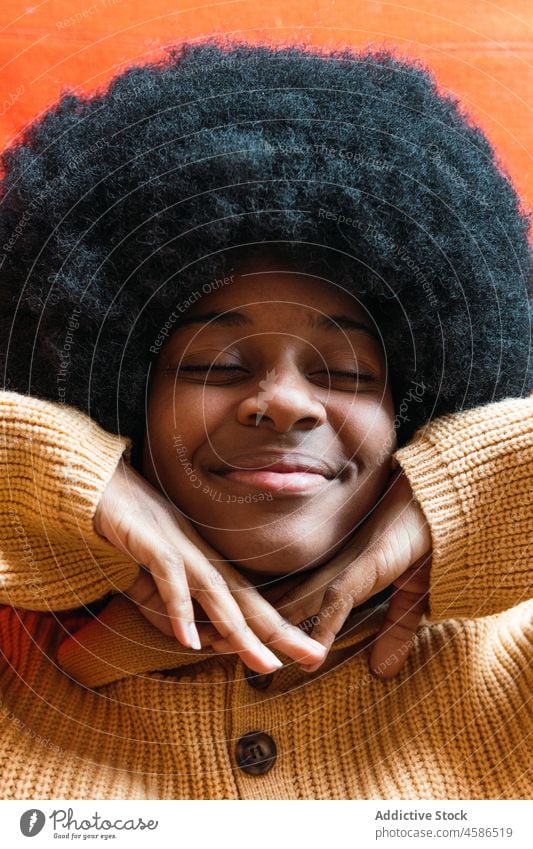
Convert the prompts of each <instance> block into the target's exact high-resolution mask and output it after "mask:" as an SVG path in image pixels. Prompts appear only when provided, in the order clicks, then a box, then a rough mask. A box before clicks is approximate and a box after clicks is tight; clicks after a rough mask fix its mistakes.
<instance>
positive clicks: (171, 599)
mask: <svg viewBox="0 0 533 849" xmlns="http://www.w3.org/2000/svg"><path fill="white" fill-rule="evenodd" d="M146 565H147V567H148V568H149V570H150V572H151V574H152V577H153V579H154V581H155V584H156V586H157V589H158V590H159V594H160V596H161V598H162V600H163V602H164V604H165V607H166V610H167V614H168V618H169V623H170V625H171V627H172V632H173V634H174V636H175V637H176V639H177V640H179V642H180V643H182V645H184V646H187V647H188V648H192V649H200V648H201V647H202V646H201V642H200V637H199V635H198V631H197V629H196V624H195V621H194V610H193V606H192V599H191V594H190V591H189V585H188V580H187V573H186V569H185V560H184V556H183V555H182V554H181V553H180V552H179V551H177V550H175V549H174V548H173V547H168V548H166V549H164V550H163V551H159V552H158V553H156V554H155V555H153V556H151V557H150V559H149V560H148V562H147V564H146Z"/></svg>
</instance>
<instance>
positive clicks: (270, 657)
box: [261, 646, 283, 669]
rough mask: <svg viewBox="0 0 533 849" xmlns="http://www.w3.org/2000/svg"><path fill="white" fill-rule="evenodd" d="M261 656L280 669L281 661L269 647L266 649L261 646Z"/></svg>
mask: <svg viewBox="0 0 533 849" xmlns="http://www.w3.org/2000/svg"><path fill="white" fill-rule="evenodd" d="M261 656H262V658H263V660H266V661H267V662H268V663H270V664H274V666H276V667H277V668H278V669H281V667H282V666H283V663H282V661H281V660H279V658H277V657H276V655H275V654H273V653H272V652H271V651H270V649H267V648H266V647H265V646H261Z"/></svg>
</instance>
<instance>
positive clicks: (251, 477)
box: [210, 452, 338, 495]
mask: <svg viewBox="0 0 533 849" xmlns="http://www.w3.org/2000/svg"><path fill="white" fill-rule="evenodd" d="M210 471H211V472H213V473H214V474H217V475H220V476H221V477H222V478H223V479H224V480H226V481H228V483H229V484H230V485H233V484H237V486H239V485H245V486H247V487H250V486H251V487H253V488H254V489H261V490H267V491H270V492H275V493H277V494H279V495H283V494H287V495H305V494H306V493H312V492H314V491H316V490H318V489H320V488H322V487H324V486H326V485H329V484H330V482H331V481H332V480H334V478H336V477H337V474H338V472H337V469H336V468H335V467H334V466H333V465H332V464H331V463H329V462H327V461H326V460H324V459H323V458H317V457H312V456H309V455H305V454H295V453H291V454H283V455H280V454H279V453H278V452H267V453H260V454H254V455H250V454H247V455H245V454H242V455H239V456H237V457H234V458H233V459H232V460H231V463H230V462H227V463H224V464H221V465H219V466H218V467H217V468H212V469H211V470H210Z"/></svg>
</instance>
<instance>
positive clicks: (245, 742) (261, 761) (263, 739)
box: [235, 731, 278, 775]
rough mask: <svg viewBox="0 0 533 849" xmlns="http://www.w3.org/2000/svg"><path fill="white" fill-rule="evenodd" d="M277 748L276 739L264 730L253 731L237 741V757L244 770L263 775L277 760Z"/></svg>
mask: <svg viewBox="0 0 533 849" xmlns="http://www.w3.org/2000/svg"><path fill="white" fill-rule="evenodd" d="M277 753H278V752H277V748H276V744H275V743H274V740H273V739H272V737H271V736H270V735H269V734H265V732H264V731H251V732H250V733H249V734H245V735H244V737H241V738H240V740H238V741H237V745H236V747H235V758H236V760H237V763H238V765H239V766H240V768H241V769H242V770H243V771H244V772H248V773H250V775H262V774H263V773H264V772H268V771H269V769H272V767H273V766H274V764H275V762H276V757H277Z"/></svg>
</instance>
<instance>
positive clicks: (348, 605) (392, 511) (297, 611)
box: [276, 469, 431, 678]
mask: <svg viewBox="0 0 533 849" xmlns="http://www.w3.org/2000/svg"><path fill="white" fill-rule="evenodd" d="M430 565H431V535H430V531H429V526H428V524H427V522H426V519H425V516H424V514H423V512H422V510H421V508H420V506H419V504H418V502H417V501H416V500H415V498H414V495H413V492H412V490H411V487H410V485H409V482H408V480H407V478H406V477H405V475H404V474H403V472H402V471H401V469H399V470H398V471H396V472H395V473H394V475H393V476H392V478H391V479H390V481H389V483H388V485H387V489H386V491H385V493H384V495H383V496H382V498H381V500H380V501H379V503H378V504H377V505H376V507H375V508H374V510H373V511H372V514H371V515H370V517H369V518H368V519H367V520H366V522H365V523H364V524H363V525H362V527H361V530H360V531H357V532H356V534H355V535H354V536H353V537H352V538H351V539H350V541H349V542H348V543H347V545H346V546H345V547H344V548H343V549H342V550H341V551H340V552H339V553H338V554H337V555H336V556H335V557H334V558H333V559H332V560H331V561H330V562H329V563H327V564H326V565H325V566H323V567H321V568H319V569H317V570H316V572H315V573H314V574H313V575H312V577H310V578H308V579H307V580H306V581H303V582H302V583H300V584H299V585H298V586H297V587H295V588H294V589H292V590H290V591H289V592H288V593H286V594H285V595H283V596H282V597H281V598H280V599H279V600H278V601H277V603H276V608H277V609H278V610H279V611H280V612H281V613H282V614H283V616H284V617H285V618H287V619H288V620H289V621H290V622H293V623H294V624H299V623H300V627H302V626H303V627H305V625H306V620H308V621H309V620H310V619H311V617H313V626H312V634H313V637H314V638H315V640H318V641H319V642H321V643H322V644H323V645H324V646H325V647H326V648H327V649H328V651H329V649H330V647H331V644H332V643H333V640H334V639H335V637H336V636H337V633H338V632H339V631H340V629H341V628H342V626H343V624H344V622H345V620H346V618H347V617H348V615H349V613H350V611H351V609H352V608H353V607H355V606H357V605H358V604H362V603H363V602H364V601H366V600H367V599H368V598H370V597H371V596H373V595H375V594H376V593H378V592H379V591H380V590H382V589H384V588H385V587H387V586H389V585H390V584H392V585H393V586H394V588H395V591H394V593H393V595H392V597H391V600H390V606H389V609H388V612H387V615H386V618H385V621H384V623H383V625H382V627H381V630H380V632H379V634H378V636H377V638H376V641H375V643H374V646H373V648H372V651H371V654H370V669H371V670H372V672H374V674H377V675H382V676H383V677H384V678H392V677H393V676H394V675H396V674H397V673H398V672H399V671H400V669H401V667H402V666H403V664H404V663H405V660H406V659H407V655H408V654H409V651H410V649H411V647H412V643H413V635H414V634H415V632H416V630H417V628H418V625H419V623H420V619H421V617H422V614H423V613H424V611H425V610H426V608H427V598H428V591H429V571H430ZM309 630H311V628H309ZM322 662H323V659H321V660H319V661H317V662H316V663H314V664H310V665H309V666H308V667H307V668H308V671H310V672H314V671H315V670H316V669H318V668H319V666H320V665H321V664H322Z"/></svg>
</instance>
